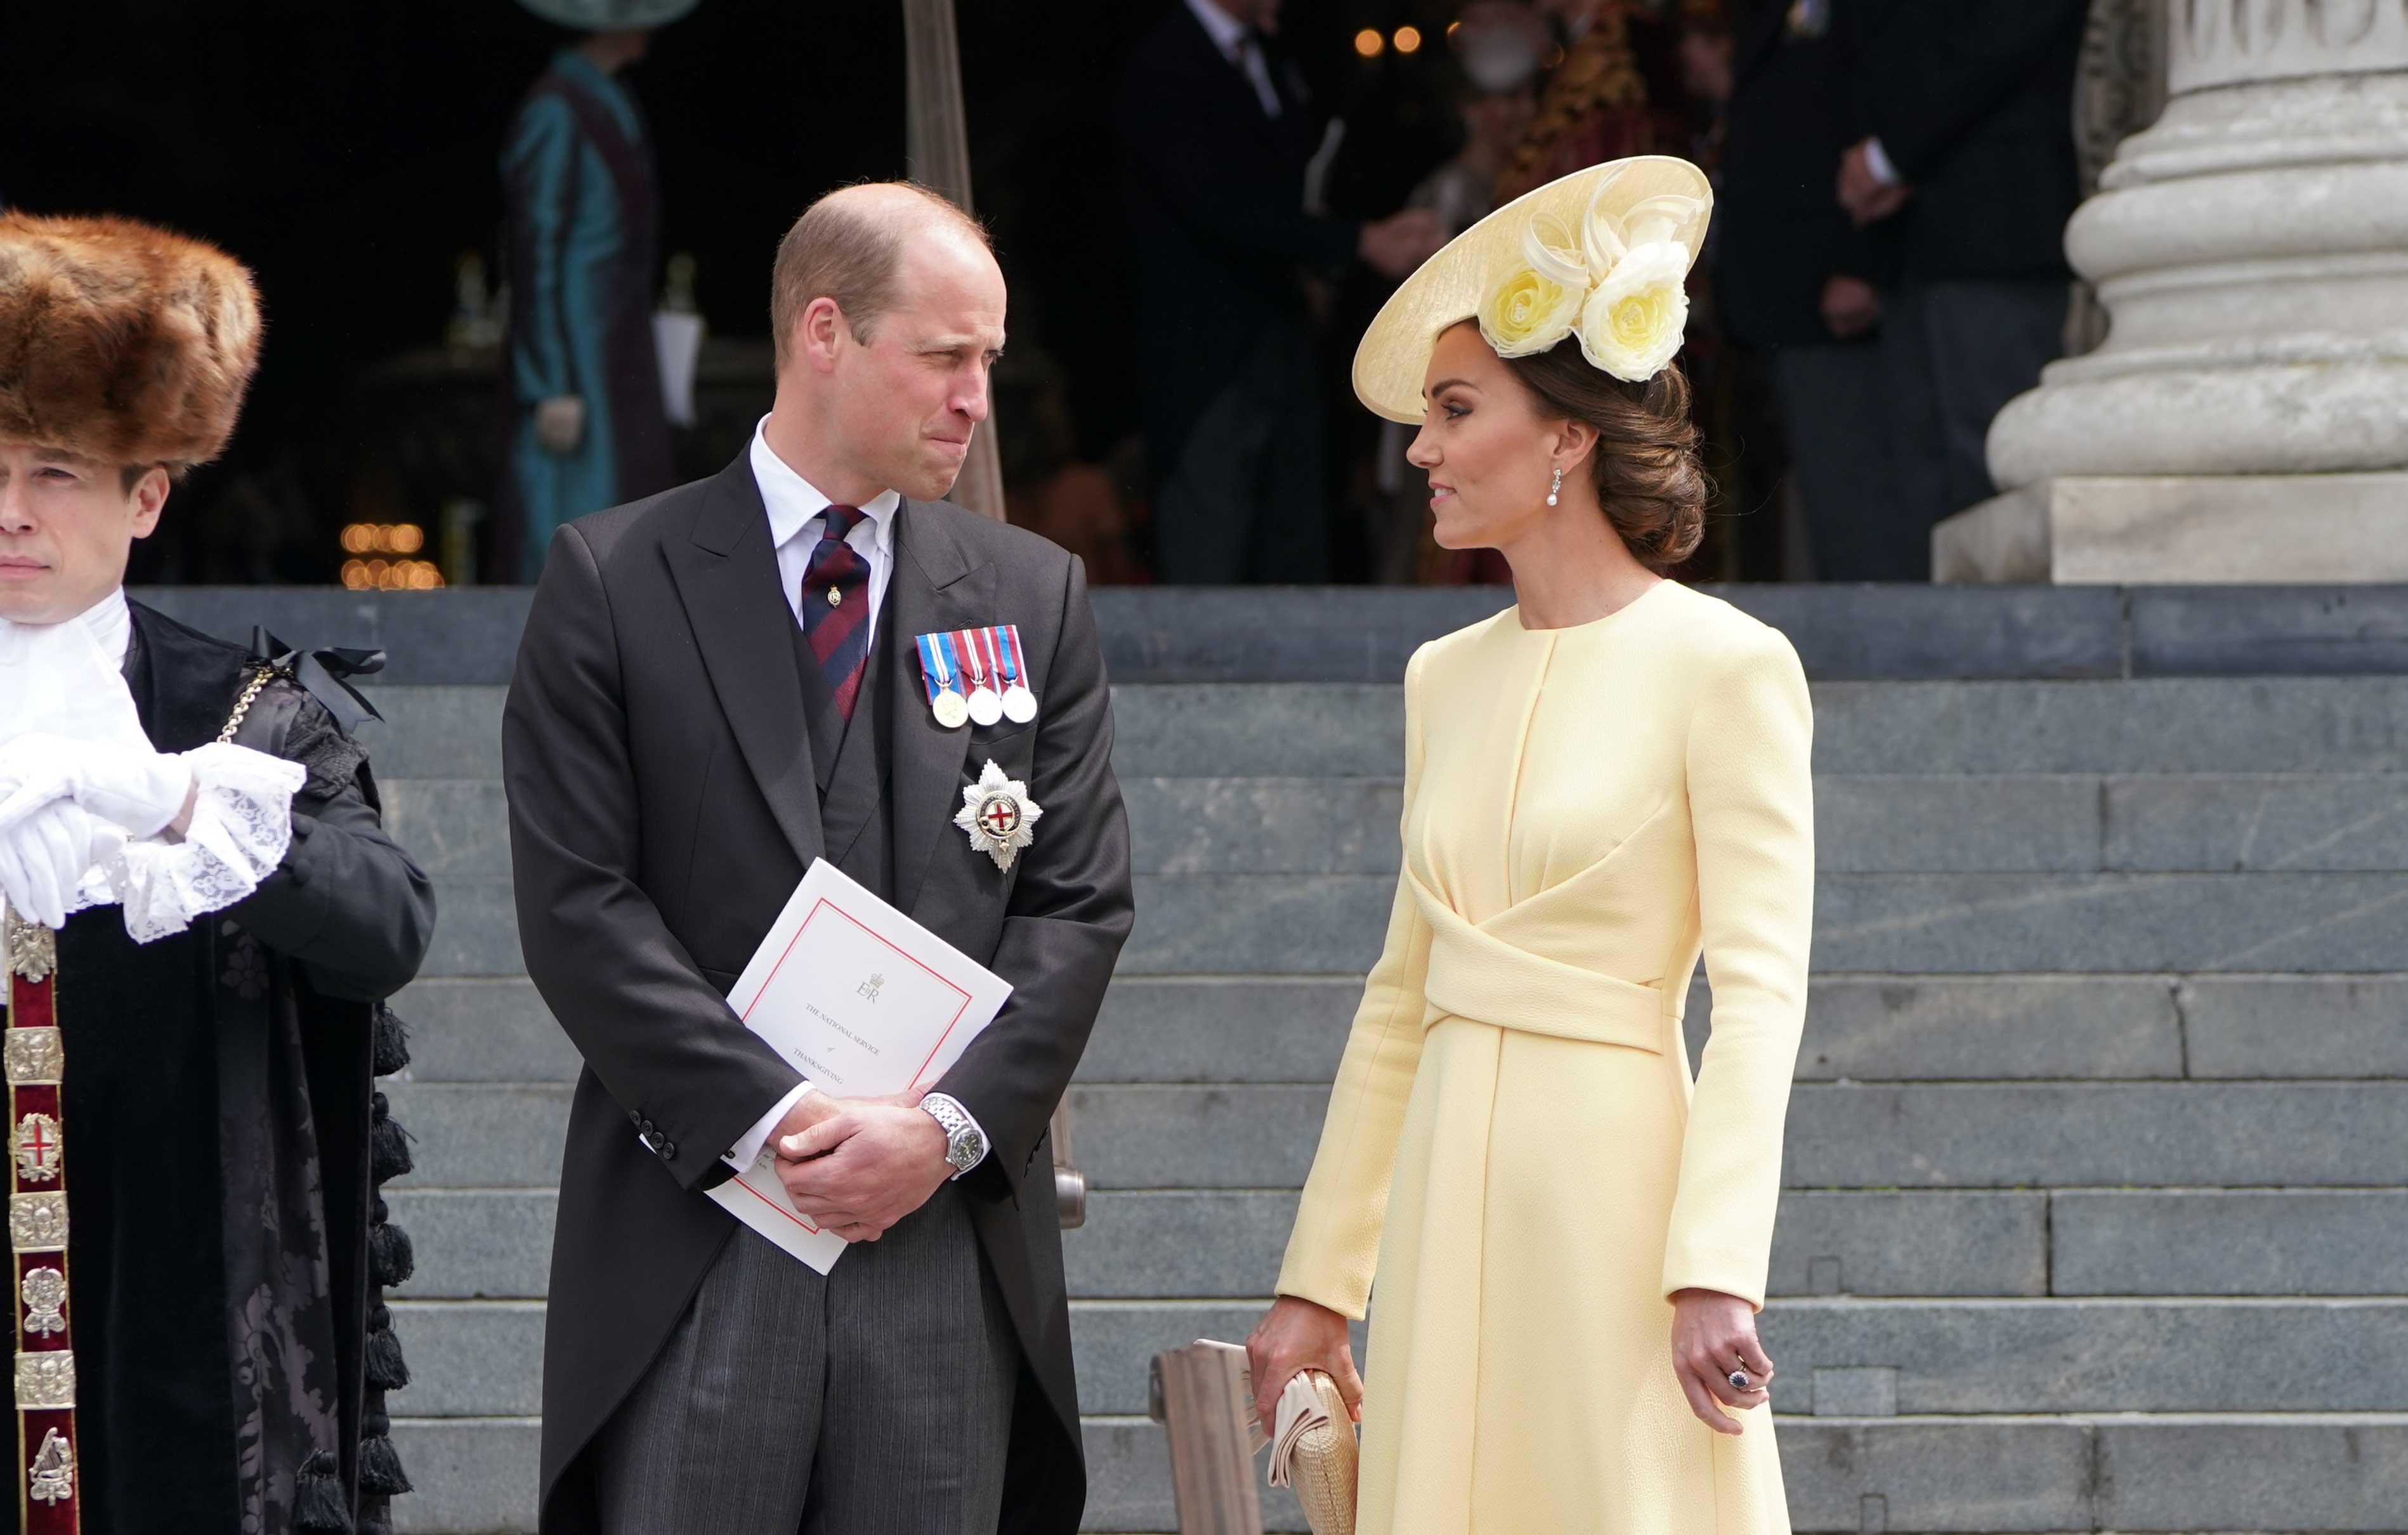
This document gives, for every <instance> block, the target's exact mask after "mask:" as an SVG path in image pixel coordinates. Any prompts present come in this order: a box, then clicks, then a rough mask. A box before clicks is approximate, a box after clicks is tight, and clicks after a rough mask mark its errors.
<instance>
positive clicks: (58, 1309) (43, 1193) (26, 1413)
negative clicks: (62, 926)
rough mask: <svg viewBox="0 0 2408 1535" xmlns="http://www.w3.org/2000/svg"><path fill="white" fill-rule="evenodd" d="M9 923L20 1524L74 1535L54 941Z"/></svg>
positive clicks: (77, 1503) (3, 912)
mask: <svg viewBox="0 0 2408 1535" xmlns="http://www.w3.org/2000/svg"><path fill="white" fill-rule="evenodd" d="M0 922H5V923H6V924H7V947H6V952H7V970H8V1026H7V1029H6V1030H5V1031H0V1054H5V1056H6V1059H7V1069H8V1126H9V1127H8V1154H9V1155H8V1174H9V1178H10V1180H11V1181H10V1183H9V1185H8V1245H9V1247H10V1249H11V1252H12V1256H13V1258H14V1262H13V1263H12V1264H11V1265H10V1267H9V1270H8V1271H9V1272H10V1273H11V1274H12V1275H14V1276H15V1280H16V1284H15V1300H16V1313H17V1381H16V1385H17V1514H18V1520H17V1528H20V1529H22V1530H23V1531H24V1532H25V1535H76V1532H77V1531H79V1530H80V1529H81V1528H82V1523H83V1512H82V1500H81V1499H79V1497H78V1496H77V1491H76V1432H75V1354H74V1352H73V1351H72V1350H71V1349H70V1348H69V1347H68V1342H67V1171H66V1147H65V1141H64V1140H62V1124H61V1121H62V1120H63V1119H64V1117H65V1115H64V1114H63V1112H61V1109H60V1106H59V1080H60V1077H61V1075H62V1074H63V1069H64V1068H65V1064H66V1051H65V1047H64V1046H62V1045H61V1043H60V1041H59V1011H58V1000H59V997H58V987H59V982H58V967H59V949H58V935H57V934H55V933H53V932H51V931H50V929H49V928H47V927H44V926H42V925H40V924H39V923H36V922H30V921H27V920H26V919H24V918H22V917H21V916H19V915H18V914H17V913H16V912H14V911H8V910H7V908H6V906H0Z"/></svg>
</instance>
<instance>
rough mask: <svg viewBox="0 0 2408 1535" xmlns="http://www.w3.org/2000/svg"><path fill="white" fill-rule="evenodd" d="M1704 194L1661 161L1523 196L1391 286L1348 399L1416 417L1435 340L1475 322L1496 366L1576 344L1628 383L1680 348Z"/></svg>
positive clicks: (1596, 172)
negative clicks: (1574, 339)
mask: <svg viewBox="0 0 2408 1535" xmlns="http://www.w3.org/2000/svg"><path fill="white" fill-rule="evenodd" d="M1713 203H1714V194H1713V186H1712V185H1711V184H1710V183H1708V181H1707V180H1706V174H1705V172H1703V171H1701V170H1699V168H1698V167H1697V166H1695V165H1691V164H1689V163H1688V162H1687V161H1686V160H1682V159H1679V158H1677V157H1675V156H1672V155H1668V154H1641V155H1633V156H1632V157H1630V158H1629V159H1627V160H1613V161H1609V162H1607V163H1606V164H1604V165H1591V166H1589V167H1588V168H1587V169H1585V170H1577V171H1574V172H1572V174H1570V176H1567V177H1564V178H1562V179H1559V180H1555V181H1550V182H1548V183H1547V184H1546V185H1545V186H1542V187H1540V188H1539V189H1537V190H1536V191H1534V192H1529V193H1526V194H1523V195H1522V196H1519V197H1516V198H1514V199H1513V200H1512V202H1510V203H1508V204H1506V205H1505V206H1504V207H1503V208H1498V210H1497V211H1496V212H1494V213H1491V214H1489V215H1488V216H1487V217H1486V218H1484V219H1483V220H1481V221H1480V222H1478V223H1476V224H1473V225H1472V226H1471V227H1470V228H1469V229H1467V230H1465V231H1464V232H1463V233H1462V234H1460V235H1457V236H1456V237H1455V238H1454V239H1452V240H1450V241H1448V242H1447V244H1446V247H1445V249H1443V250H1441V251H1439V253H1438V254H1436V255H1434V256H1432V257H1430V259H1429V260H1427V261H1426V262H1424V263H1422V265H1421V267H1420V268H1419V269H1418V270H1417V271H1415V272H1414V273H1413V275H1412V276H1411V277H1409V278H1407V279H1405V280H1404V282H1403V283H1402V284H1401V285H1400V286H1398V289H1397V291H1396V292H1395V293H1394V294H1390V295H1389V296H1388V301H1387V303H1385V304H1383V305H1382V306H1381V307H1380V312H1379V314H1378V315H1377V316H1375V317H1374V318H1373V319H1372V321H1371V328H1370V329H1369V330H1367V331H1365V332H1364V333H1363V343H1362V345H1360V346H1358V347H1356V348H1355V397H1356V398H1358V399H1360V400H1361V401H1362V402H1363V403H1364V404H1365V405H1366V406H1368V407H1369V408H1370V409H1372V410H1373V411H1374V412H1376V413H1377V414H1379V415H1383V416H1385V417H1387V418H1388V419H1389V420H1390V421H1400V422H1404V423H1407V424H1413V423H1419V422H1420V421H1421V419H1422V409H1423V407H1422V378H1423V375H1424V374H1425V372H1426V370H1427V369H1428V367H1429V355H1430V349H1431V348H1432V347H1433V346H1435V345H1437V344H1438V338H1439V335H1440V333H1441V332H1442V331H1444V330H1445V329H1446V328H1447V327H1448V326H1450V325H1452V324H1455V323H1456V322H1458V321H1463V320H1477V321H1479V322H1480V334H1481V335H1482V337H1484V338H1485V339H1486V340H1487V342H1488V344H1489V345H1490V346H1492V347H1495V348H1496V349H1497V352H1498V355H1499V356H1503V357H1519V356H1526V355H1527V354H1529V353H1532V352H1539V351H1546V350H1547V349H1548V348H1550V347H1553V346H1554V345H1555V343H1557V342H1558V341H1561V340H1563V339H1564V338H1565V337H1568V336H1573V335H1577V336H1579V337H1580V341H1581V351H1582V353H1583V354H1584V356H1586V357H1587V358H1588V360H1589V362H1590V363H1591V364H1592V365H1594V366H1597V367H1599V368H1602V369H1603V370H1605V371H1606V372H1608V373H1611V374H1613V376H1614V377H1615V378H1617V379H1622V380H1627V381H1629V382H1633V383H1637V382H1641V381H1643V380H1648V379H1652V378H1654V377H1655V376H1656V374H1657V373H1658V372H1660V371H1662V369H1663V367H1664V365H1665V364H1667V363H1669V362H1670V361H1671V360H1672V354H1673V353H1674V352H1676V351H1680V349H1681V337H1682V333H1683V331H1684V329H1685V328H1686V326H1687V322H1688V316H1689V299H1688V293H1687V289H1686V283H1687V280H1688V275H1689V268H1690V267H1691V266H1692V265H1696V263H1697V259H1698V251H1699V249H1700V248H1701V247H1702V246H1703V245H1704V244H1705V237H1706V221H1707V219H1708V217H1709V216H1710V215H1711V214H1712V213H1713Z"/></svg>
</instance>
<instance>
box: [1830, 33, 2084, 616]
mask: <svg viewBox="0 0 2408 1535" xmlns="http://www.w3.org/2000/svg"><path fill="white" fill-rule="evenodd" d="M1833 6H1834V24H1835V27H1836V28H1837V29H1838V30H1839V31H1840V33H1841V44H1842V48H1844V49H1845V50H1847V52H1848V54H1849V56H1850V60H1851V65H1850V67H1851V72H1852V78H1851V86H1852V91H1853V95H1854V108H1855V116H1856V126H1858V127H1860V128H1861V129H1862V136H1860V137H1859V138H1857V139H1856V142H1855V143H1854V144H1852V145H1851V146H1850V147H1849V148H1848V150H1847V151H1846V152H1845V153H1844V154H1843V155H1842V158H1841V161H1840V166H1839V172H1838V176H1837V178H1836V192H1837V194H1838V198H1839V202H1840V205H1841V206H1842V208H1845V209H1846V210H1847V213H1848V216H1849V217H1850V219H1852V220H1853V221H1854V222H1856V224H1857V225H1859V226H1861V227H1872V226H1887V227H1889V228H1890V229H1892V230H1894V231H1895V235H1896V238H1897V242H1898V269H1897V277H1896V280H1895V285H1894V287H1893V288H1892V289H1891V291H1890V292H1888V293H1887V294H1885V295H1884V297H1883V301H1882V354H1883V359H1884V364H1885V369H1886V372H1887V376H1888V386H1889V402H1890V411H1891V417H1892V421H1893V423H1894V437H1895V441H1896V444H1897V448H1896V456H1895V458H1894V461H1893V467H1894V480H1895V487H1896V488H1895V492H1894V495H1893V499H1892V502H1891V504H1892V505H1893V506H1894V507H1895V508H1896V509H1897V510H1896V520H1895V522H1894V524H1893V527H1894V530H1895V531H1894V534H1893V535H1892V544H1893V547H1892V548H1891V549H1890V550H1889V552H1890V554H1891V555H1892V556H1894V562H1893V563H1891V564H1889V565H1888V566H1887V567H1885V570H1884V572H1883V575H1884V578H1885V579H1889V580H1900V581H1926V580H1928V579H1929V578H1930V569H1931V550H1930V532H1931V527H1932V524H1936V523H1938V522H1939V521H1940V520H1941V519H1942V518H1943V517H1946V516H1949V515H1950V514H1952V513H1954V512H1957V511H1961V510H1963V509H1965V508H1967V507H1970V506H1971V505H1973V504H1974V503H1975V502H1977V501H1981V500H1984V499H1986V498H1987V497H1989V496H1990V495H1994V494H1996V487H1995V486H1994V485H1993V484H1992V483H1991V481H1990V473H1989V466H1988V462H1987V460H1986V458H1985V453H1984V442H1985V438H1986V437H1987V436H1988V433H1989V428H1990V420H1991V418H1992V417H1994V416H1996V415H1997V414H1998V413H1999V409H2000V407H2002V406H2004V405H2005V404H2006V403H2007V401H2009V400H2011V399H2013V398H2014V396H2015V395H2019V394H2022V393H2023V392H2024V391H2025V390H2028V389H2029V388H2031V387H2032V386H2033V385H2035V384H2037V383H2038V382H2039V381H2040V371H2041V368H2042V366H2043V365H2045V364H2046V363H2048V362H2049V361H2050V360H2051V359H2053V358H2055V357H2057V355H2059V354H2060V353H2061V352H2062V351H2063V350H2064V329H2065V314H2066V306H2067V303H2068V300H2069V296H2070V293H2071V289H2070V286H2069V284H2070V282H2071V277H2072V274H2071V269H2070V268H2068V266H2067V265H2066V262H2065V223H2066V221H2067V220H2068V219H2069V218H2071V216H2072V214H2073V208H2074V205H2075V204H2076V203H2077V202H2079V201H2080V200H2081V188H2080V176H2079V172H2078V170H2077V168H2076V165H2075V161H2074V149H2073V77H2074V69H2075V65H2076V64H2077V62H2078V59H2079V55H2080V52H2081V47H2082V33H2083V28H2084V25H2085V22H2086V20H2087V12H2088V8H2089V7H2087V6H2086V5H2085V4H2084V3H2083V0H1955V3H1953V4H1950V5H1947V6H1937V5H1930V4H1920V3H1917V0H1833Z"/></svg>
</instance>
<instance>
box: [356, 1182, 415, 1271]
mask: <svg viewBox="0 0 2408 1535" xmlns="http://www.w3.org/2000/svg"><path fill="white" fill-rule="evenodd" d="M377 1203H378V1204H379V1205H382V1204H383V1203H384V1201H383V1200H381V1199H380V1200H378V1201H377ZM368 1269H369V1271H370V1273H371V1275H372V1276H373V1277H374V1279H375V1280H376V1282H377V1283H378V1284H382V1285H388V1286H390V1285H394V1284H406V1283H408V1282H409V1276H410V1275H411V1274H412V1273H414V1272H416V1271H417V1269H418V1252H417V1249H416V1248H415V1247H413V1246H412V1245H411V1243H410V1241H409V1232H407V1231H405V1230H403V1229H402V1228H401V1227H397V1226H395V1225H394V1224H393V1223H392V1222H390V1221H386V1220H382V1219H380V1220H378V1222H377V1223H376V1224H375V1225H374V1226H371V1227H368Z"/></svg>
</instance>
